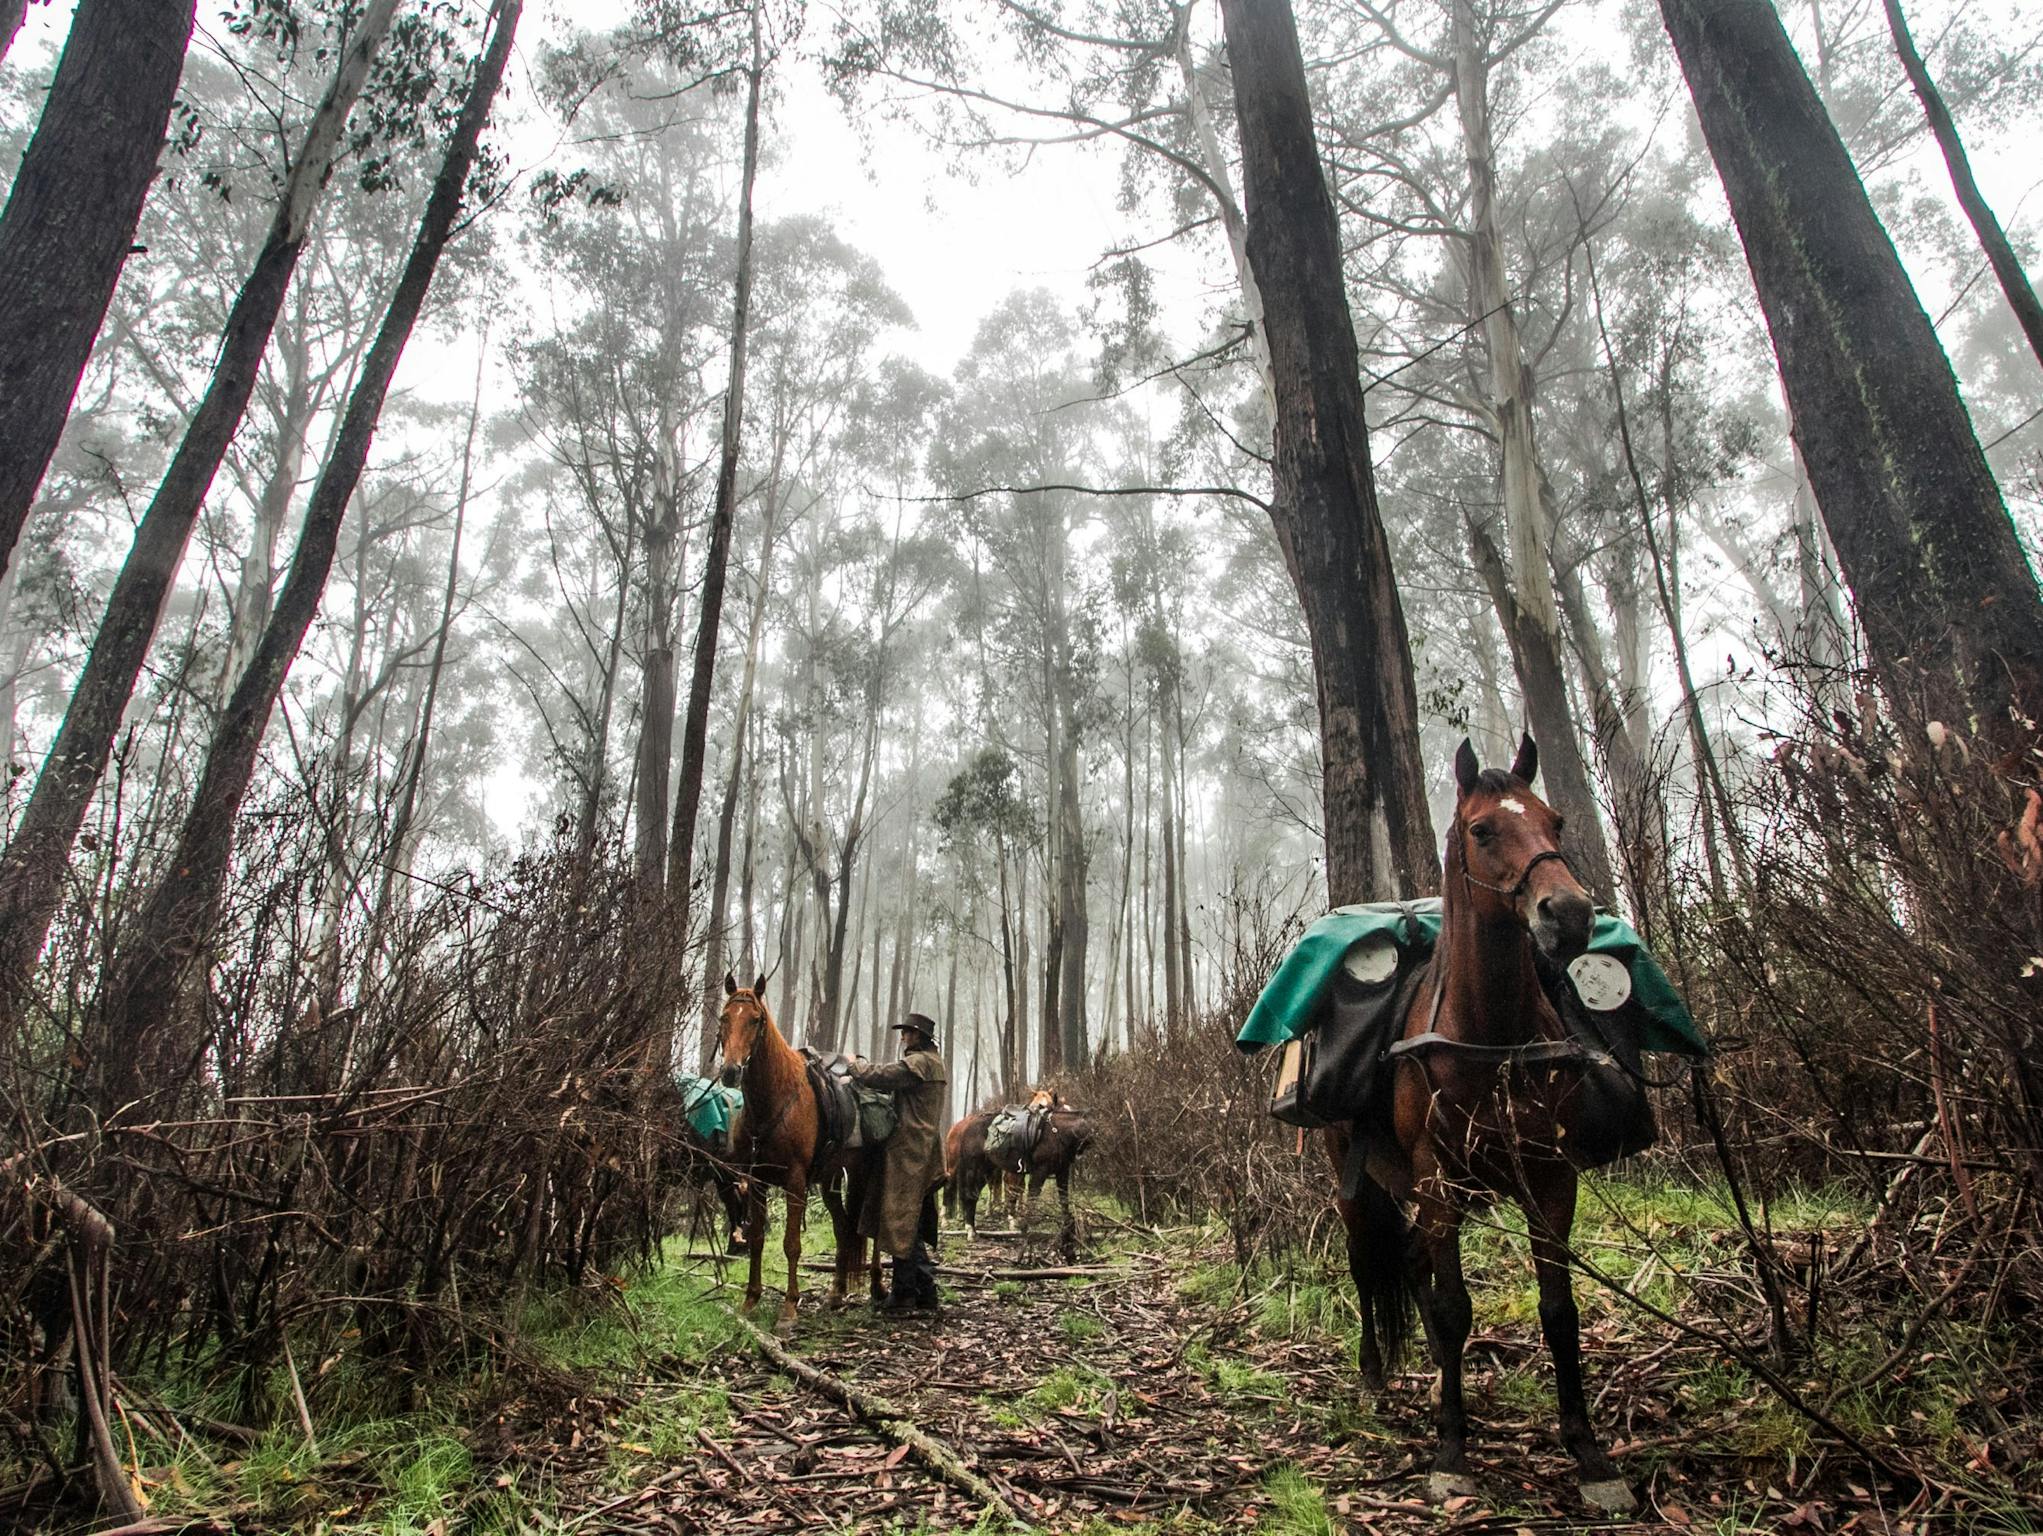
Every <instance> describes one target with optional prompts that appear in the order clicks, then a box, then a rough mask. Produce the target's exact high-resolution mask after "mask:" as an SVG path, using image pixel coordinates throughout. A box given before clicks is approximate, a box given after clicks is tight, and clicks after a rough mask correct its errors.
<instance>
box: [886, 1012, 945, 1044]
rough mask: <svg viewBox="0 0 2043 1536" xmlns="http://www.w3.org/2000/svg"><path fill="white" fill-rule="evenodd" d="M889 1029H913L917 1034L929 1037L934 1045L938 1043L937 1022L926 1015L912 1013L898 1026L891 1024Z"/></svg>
mask: <svg viewBox="0 0 2043 1536" xmlns="http://www.w3.org/2000/svg"><path fill="white" fill-rule="evenodd" d="M887 1028H889V1029H912V1030H914V1031H915V1032H916V1033H917V1034H919V1035H923V1036H925V1037H927V1038H928V1040H929V1041H930V1043H931V1044H932V1045H933V1044H935V1043H936V1020H935V1019H932V1018H931V1017H930V1016H929V1015H928V1014H926V1013H911V1014H909V1015H908V1017H906V1018H905V1019H902V1020H901V1021H900V1022H899V1023H898V1024H889V1025H888V1026H887Z"/></svg>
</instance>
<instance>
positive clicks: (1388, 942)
mask: <svg viewBox="0 0 2043 1536" xmlns="http://www.w3.org/2000/svg"><path fill="white" fill-rule="evenodd" d="M1341 969H1342V970H1344V971H1346V972H1347V973H1348V974H1349V975H1350V976H1352V977H1354V978H1355V979H1356V980H1357V981H1359V982H1361V983H1362V985H1363V986H1365V987H1379V986H1382V985H1383V983H1385V982H1386V981H1389V980H1390V978H1391V977H1393V976H1395V975H1396V974H1397V941H1396V940H1395V939H1393V938H1391V936H1390V935H1389V934H1387V933H1372V934H1370V935H1369V937H1368V938H1366V939H1357V940H1356V941H1355V942H1354V943H1353V944H1350V945H1349V946H1348V952H1347V953H1346V954H1345V955H1343V956H1341Z"/></svg>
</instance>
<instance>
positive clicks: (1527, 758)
mask: <svg viewBox="0 0 2043 1536" xmlns="http://www.w3.org/2000/svg"><path fill="white" fill-rule="evenodd" d="M1511 772H1512V774H1513V775H1514V776H1516V777H1517V778H1520V779H1522V780H1524V781H1525V785H1526V787H1527V788H1528V789H1529V788H1531V786H1532V781H1533V780H1534V779H1536V778H1538V777H1539V743H1538V742H1536V741H1534V740H1533V739H1532V737H1531V735H1530V734H1529V733H1528V734H1525V735H1521V736H1520V737H1519V738H1518V755H1517V756H1516V757H1514V758H1512V759H1511Z"/></svg>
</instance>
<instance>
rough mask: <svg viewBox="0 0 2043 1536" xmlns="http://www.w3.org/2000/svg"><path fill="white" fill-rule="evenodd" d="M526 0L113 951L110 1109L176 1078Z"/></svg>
mask: <svg viewBox="0 0 2043 1536" xmlns="http://www.w3.org/2000/svg"><path fill="white" fill-rule="evenodd" d="M522 9H523V0H498V4H497V5H496V7H495V13H494V26H493V29H492V32H491V34H490V40H489V45H488V47H487V49H486V50H485V51H484V53H483V55H482V57H481V58H480V59H479V60H478V61H477V64H476V69H475V79H474V81H473V83H472V84H471V85H470V87H469V90H468V96H467V99H466V100H465V101H464V102H463V103H462V107H461V115H460V117H459V118H458V119H457V120H456V122H455V125H454V130H453V132H452V134H451V135H450V136H449V139H448V143H447V151H446V155H445V158H444V159H443V160H442V161H441V164H440V170H439V174H438V175H437V176H436V177H435V178H434V180H433V187H432V192H431V193H430V195H429V196H428V197H427V199H426V206H425V211H424V213H423V214H422V215H421V217H420V220H419V227H418V233H417V235H416V237H415V238H414V240H413V242H412V248H411V254H410V256H409V257H408V258H407V259H406V262H405V266H404V271H403V273H402V275H401V276H400V277H399V278H398V281H397V288H396V290H395V292H394V293H393V294H392V295H391V299H390V305H389V308H388V309H387V310H386V311H385V312H384V316H383V323H382V325H381V327H380V328H379V329H378V331H377V334H376V340H375V342H374V343H373V344H372V345H371V346H370V348H369V352H368V355H367V357H366V358H365V359H364V361H363V365H362V373H361V377H360V378H359V379H358V380H357V381H356V383H355V387H354V390H353V392H352V393H351V394H350V395H349V397H348V404H347V410H346V411H345V413H344V414H343V415H342V418H341V422H340V425H339V427H338V428H337V429H336V431H335V433H334V439H333V446H332V448H331V450H330V451H329V453H328V455H327V460H326V464H325V467H324V468H323V469H321V471H320V475H319V482H318V484H317V485H315V486H314V487H313V490H312V499H311V502H310V504H309V505H308V507H307V509H306V513H305V527H304V530H303V531H302V532H301V533H300V535H299V538H298V548H297V551H296V553H295V554H294V555H293V556H292V560H291V571H290V575H289V576H288V577H286V578H285V581H284V586H283V590H282V591H281V592H280V593H279V594H278V596H277V603H276V607H275V609H274V610H273V611H272V612H271V615H270V622H269V624H268V626H267V627H266V628H265V629H264V631H263V637H262V641H261V643H260V644H259V645H257V647H256V652H255V659H254V660H253V661H252V662H251V663H250V664H249V668H248V670H247V672H245V673H243V674H242V677H241V680H240V682H238V683H237V684H236V685H235V688H234V694H233V697H232V698H231V699H229V700H228V703H227V707H226V709H225V710H223V711H222V712H221V715H220V719H219V722H218V724H217V725H216V726H215V728H214V732H213V740H212V743H211V745H210V746H209V748H208V749H207V753H206V765H205V768H204V770H203V772H202V773H201V775H200V779H199V787H198V791H197V793H196V794H195V795H194V797H193V800H192V804H191V809H190V810H189V812H188V813H187V814H186V817H185V822H184V825H183V827H182V828H181V829H180V831H179V834H178V841H177V847H176V849H175V851H174V852H173V854H172V856H171V858H170V860H169V863H168V865H167V866H166V872H165V874H164V877H163V879H162V881H161V882H160V883H159V884H158V885H157V886H156V888H155V889H154V890H153V891H151V892H150V894H149V897H148V899H147V901H146V902H145V903H144V904H143V907H142V910H141V912H140V913H139V914H138V916H137V918H136V920H135V924H134V927H133V928H132V929H131V930H130V931H131V933H132V935H133V937H132V938H131V939H130V940H129V941H128V943H127V944H126V946H124V952H123V953H122V954H120V955H119V956H117V957H116V959H115V961H114V964H113V975H112V978H111V980H110V983H109V985H108V987H107V991H106V997H105V1002H104V1010H105V1012H104V1018H103V1020H102V1025H101V1028H102V1034H101V1040H102V1043H103V1046H104V1049H105V1055H104V1056H103V1058H102V1059H101V1061H100V1062H99V1071H100V1090H101V1096H100V1108H101V1111H102V1113H103V1114H104V1113H110V1112H112V1111H113V1110H114V1109H115V1108H117V1107H118V1106H120V1105H121V1104H123V1103H126V1102H127V1101H128V1100H129V1099H130V1098H132V1097H133V1096H134V1095H135V1093H136V1092H137V1090H138V1089H141V1088H144V1087H147V1088H148V1089H150V1090H151V1091H154V1090H155V1089H157V1088H159V1087H167V1086H172V1085H174V1083H175V1080H176V1075H177V1068H178V1067H180V1066H181V1065H182V1060H183V1058H184V1056H185V1055H186V1054H187V1052H188V1047H187V1046H186V1044H185V1042H184V1039H183V1032H182V1031H181V1030H180V1029H179V1027H178V1025H179V1015H180V1008H179V1002H180V999H181V996H182V994H183V992H184V989H185V987H186V985H187V983H188V982H189V980H190V977H191V972H192V970H193V967H194V964H195V963H196V962H198V961H199V960H200V958H201V956H202V955H203V954H204V952H205V946H206V944H207V943H208V941H209V939H210V938H211V933H212V928H213V924H214V921H215V919H216V917H217V914H218V911H219V905H220V895H221V888H222V886H223V884H224V882H225V880H226V877H227V867H228V862H229V858H230V855H231V853H232V850H233V832H234V820H235V816H236V815H237V813H238V812H239V810H240V808H241V802H242V799H243V797H244V796H245V795H246V794H247V792H248V786H249V783H250V781H251V780H252V779H253V778H254V775H255V764H256V758H257V755H258V753H259V751H260V749H261V746H262V738H263V734H264V731H265V730H266V729H267V727H268V724H269V718H270V711H271V710H272V709H273V708H274V706H275V704H276V699H277V694H278V693H279V692H280V691H281V690H282V688H283V685H284V677H285V674H286V673H288V672H289V671H290V667H291V663H292V661H293V660H294V659H295V658H296V656H297V654H298V648H299V646H300V645H301V644H303V642H304V639H305V632H306V630H307V629H309V628H310V627H311V624H312V619H313V616H314V614H316V613H317V612H318V609H319V601H320V597H321V595H322V593H323V592H324V591H325V587H326V578H327V574H328V572H329V571H330V570H331V569H332V567H333V557H334V550H335V547H336V545H337V544H338V542H339V538H340V529H341V521H342V517H343V515H344V514H345V513H346V511H347V507H348V502H349V500H350V499H351V498H352V497H353V495H354V491H355V487H356V485H357V484H358V483H359V482H360V480H361V476H362V468H363V466H364V465H365V464H366V463H367V461H368V457H369V445H370V441H371V439H372V438H373V437H374V435H375V431H376V421H377V418H378V417H379V416H380V415H381V414H382V410H383V400H384V396H385V394H386V393H387V392H388V390H389V388H390V379H391V375H392V374H394V373H395V372H396V371H397V363H398V359H399V358H400V357H401V356H402V355H403V352H404V346H405V343H406V341H408V340H409V339H410V337H411V331H412V327H413V325H414V324H415V323H416V322H417V320H418V317H419V311H420V310H421V309H422V308H423V307H424V305H425V301H426V293H427V290H428V289H429V288H430V287H431V286H432V281H433V272H434V269H435V268H436V267H437V266H438V265H439V261H440V254H441V252H442V251H443V250H445V249H446V246H447V242H448V240H449V238H450V237H451V236H452V234H453V232H454V223H455V219H456V218H457V216H458V215H459V214H460V212H461V201H462V194H463V191H464V189H465V188H466V186H467V184H468V174H469V171H470V169H471V168H472V167H473V166H474V164H475V157H476V146H477V143H478V141H479V140H480V139H481V137H482V129H483V124H484V123H485V122H486V121H487V120H488V118H489V112H490V106H491V104H492V103H493V102H494V101H495V99H496V94H497V88H498V86H499V85H501V84H502V82H503V77H504V67H505V65H506V63H507V62H508V61H509V59H510V55H511V39H512V36H513V35H514V33H515V32H516V31H517V26H518V16H519V13H520V11H521V10H522Z"/></svg>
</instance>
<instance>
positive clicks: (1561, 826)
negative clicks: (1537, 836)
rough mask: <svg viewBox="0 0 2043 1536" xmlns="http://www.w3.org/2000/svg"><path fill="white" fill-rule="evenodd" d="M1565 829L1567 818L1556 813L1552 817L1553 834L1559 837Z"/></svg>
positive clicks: (1566, 827)
mask: <svg viewBox="0 0 2043 1536" xmlns="http://www.w3.org/2000/svg"><path fill="white" fill-rule="evenodd" d="M1567 829H1568V818H1567V817H1565V816H1560V815H1556V816H1555V817H1554V836H1555V837H1559V836H1560V835H1561V834H1562V833H1563V832H1565V831H1567Z"/></svg>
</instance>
